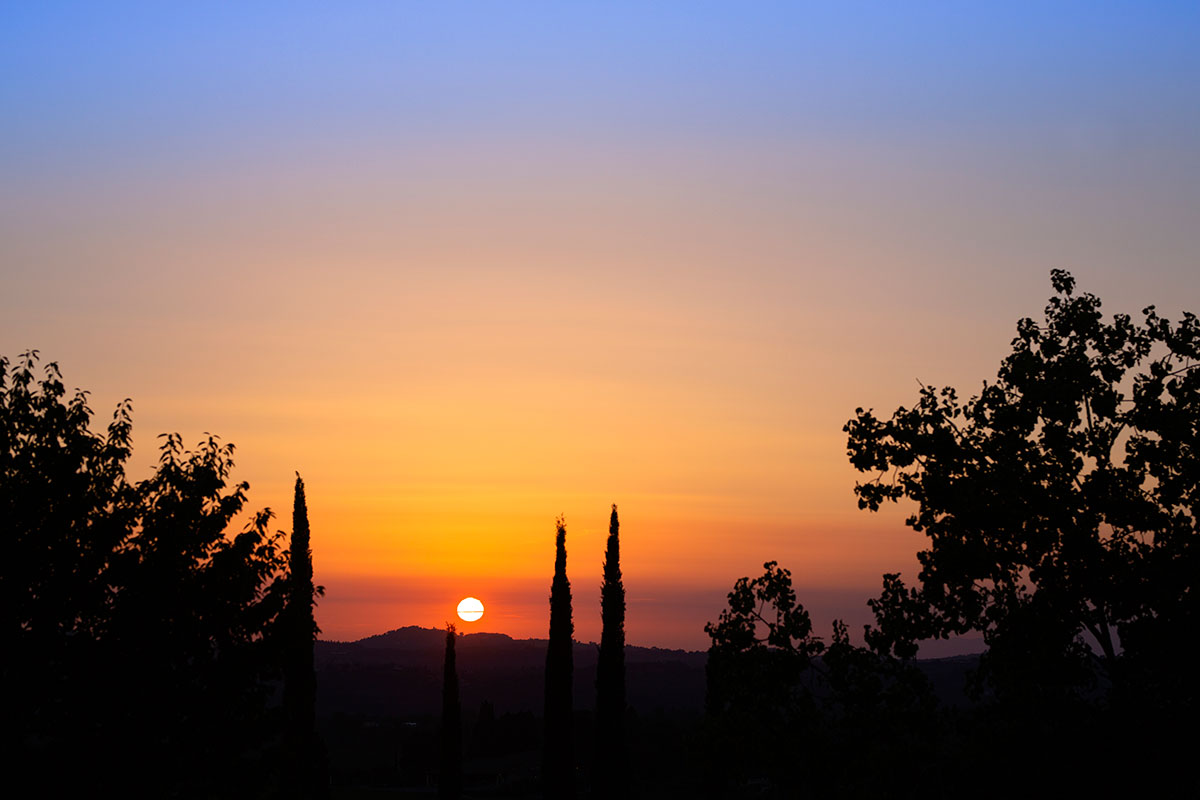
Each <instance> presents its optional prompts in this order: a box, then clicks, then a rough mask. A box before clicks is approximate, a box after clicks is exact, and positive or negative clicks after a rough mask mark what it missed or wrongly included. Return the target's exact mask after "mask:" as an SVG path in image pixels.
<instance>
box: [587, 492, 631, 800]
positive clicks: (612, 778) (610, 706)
mask: <svg viewBox="0 0 1200 800" xmlns="http://www.w3.org/2000/svg"><path fill="white" fill-rule="evenodd" d="M619 531H620V522H619V521H618V520H617V506H616V504H615V503H614V504H613V507H612V516H611V517H610V518H609V522H608V544H607V547H606V549H605V553H604V583H603V584H602V585H601V587H600V617H601V622H602V629H601V633H600V655H599V658H598V661H597V663H596V763H595V769H594V771H593V774H594V776H595V777H594V779H593V784H594V786H595V793H596V796H597V797H624V796H625V795H626V794H628V776H627V770H626V763H625V758H626V755H625V736H624V734H625V724H624V720H625V587H624V586H623V585H622V583H621V544H620V540H619V538H618V533H619Z"/></svg>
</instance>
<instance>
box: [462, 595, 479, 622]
mask: <svg viewBox="0 0 1200 800" xmlns="http://www.w3.org/2000/svg"><path fill="white" fill-rule="evenodd" d="M458 616H459V618H460V619H462V621H463V622H474V621H475V620H477V619H479V618H480V617H482V616H483V603H481V602H479V601H478V600H476V599H475V598H474V597H464V598H463V599H462V602H461V603H459V604H458Z"/></svg>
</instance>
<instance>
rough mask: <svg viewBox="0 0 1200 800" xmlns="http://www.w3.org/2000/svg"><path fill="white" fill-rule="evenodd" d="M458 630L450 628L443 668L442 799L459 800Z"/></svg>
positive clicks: (460, 784)
mask: <svg viewBox="0 0 1200 800" xmlns="http://www.w3.org/2000/svg"><path fill="white" fill-rule="evenodd" d="M454 639H455V628H454V626H453V625H447V626H446V661H445V666H444V667H443V669H442V764H441V776H440V778H439V779H438V797H440V798H443V800H458V798H459V796H461V794H462V707H461V706H460V704H459V700H458V669H457V666H456V664H455V659H454Z"/></svg>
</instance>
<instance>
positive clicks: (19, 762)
mask: <svg viewBox="0 0 1200 800" xmlns="http://www.w3.org/2000/svg"><path fill="white" fill-rule="evenodd" d="M1052 280H1053V286H1054V290H1055V296H1054V297H1053V298H1051V300H1050V304H1049V305H1048V307H1047V308H1046V315H1045V319H1044V321H1042V322H1035V321H1033V320H1031V319H1026V320H1022V321H1021V322H1019V323H1018V326H1017V336H1016V338H1015V339H1014V340H1013V350H1012V353H1011V355H1010V356H1009V357H1008V358H1006V359H1005V360H1004V362H1003V363H1002V364H1001V367H1000V370H999V372H998V374H997V377H996V380H995V382H993V383H985V384H984V385H983V387H982V389H981V391H980V392H979V394H978V395H976V396H973V397H971V398H970V399H969V400H966V401H960V400H959V397H958V394H957V393H956V392H955V391H954V390H953V389H934V388H923V389H922V391H921V392H920V395H919V397H918V399H917V402H916V403H915V405H914V406H913V407H911V408H900V409H898V410H897V411H896V412H895V413H894V414H892V415H891V416H890V417H888V418H882V417H877V416H876V415H875V414H874V413H873V412H872V411H870V410H867V411H864V410H862V409H859V410H858V411H857V412H856V414H855V417H854V418H853V419H852V420H850V422H849V423H847V425H846V428H845V431H846V433H847V434H848V455H849V457H850V460H851V462H852V463H853V465H854V466H855V467H856V468H858V469H859V470H860V471H861V472H863V473H864V474H865V475H866V476H867V478H866V479H865V480H864V482H862V483H860V484H859V485H858V486H857V487H856V492H857V495H858V498H859V505H860V507H862V508H864V509H869V510H877V509H878V508H880V507H881V506H882V504H884V503H888V502H908V503H911V504H912V505H911V507H912V508H913V513H912V515H911V516H910V517H909V519H908V525H909V526H911V527H912V528H913V529H914V530H916V531H919V532H921V533H922V534H924V535H925V536H926V537H927V549H925V550H923V551H922V552H921V553H919V560H920V564H921V570H920V572H919V573H918V574H917V575H916V576H915V579H913V578H910V579H909V580H908V582H906V581H905V579H904V578H903V577H902V576H900V575H898V574H889V575H885V576H883V581H882V590H881V593H880V595H879V596H878V597H877V598H875V599H873V600H871V601H869V605H870V607H871V609H872V610H873V611H874V615H875V622H874V624H872V625H868V626H866V629H865V630H864V631H863V635H862V636H861V639H860V638H859V637H857V636H856V637H855V640H853V641H852V639H851V636H850V634H849V631H847V629H846V627H845V626H844V625H843V624H841V623H840V622H835V623H834V625H833V628H832V630H831V631H830V632H829V635H828V636H822V635H819V634H818V632H816V631H814V630H813V627H812V624H811V621H810V619H809V616H808V614H807V612H806V611H805V610H804V607H803V605H802V603H801V602H800V599H799V598H797V597H796V595H795V593H794V591H793V589H792V584H791V573H790V572H789V571H788V570H786V569H784V568H781V567H780V566H779V565H778V564H777V563H775V562H767V563H766V564H765V565H764V569H765V572H764V574H763V575H761V576H759V577H755V578H753V579H752V578H750V577H746V578H742V579H740V580H738V581H737V582H736V583H735V585H734V589H733V591H732V592H731V593H730V595H729V605H728V607H727V608H726V609H725V610H724V611H722V612H721V613H720V616H719V617H718V618H717V619H716V620H715V621H713V622H711V623H709V625H708V626H706V631H707V632H708V634H709V635H710V637H711V640H712V645H711V648H710V650H709V652H708V653H707V654H706V656H703V657H701V656H697V655H696V654H671V653H666V652H659V653H653V654H652V655H653V657H647V655H646V653H645V652H644V651H641V650H640V649H638V648H630V647H626V646H625V644H624V632H623V626H624V614H625V610H626V609H625V602H624V589H623V585H622V584H621V572H620V567H619V552H620V551H619V538H618V531H619V523H618V520H617V512H616V507H615V506H614V508H613V512H612V521H611V528H610V537H609V542H608V548H607V551H606V556H605V564H604V572H603V588H602V598H603V600H602V619H603V634H602V641H601V643H600V646H599V648H590V649H589V648H587V647H585V648H583V649H582V651H581V648H580V646H579V645H578V644H577V643H573V641H572V631H573V623H572V606H571V590H570V583H569V582H568V580H567V565H566V561H567V551H566V527H565V523H564V522H563V521H562V520H559V522H558V524H557V526H556V531H555V562H554V564H555V567H554V573H553V575H554V577H553V580H552V582H551V595H550V606H551V607H550V620H551V622H550V626H549V630H550V638H549V640H547V641H541V642H532V643H521V642H513V641H512V640H509V639H507V637H492V638H490V639H489V638H483V639H477V638H476V637H456V636H455V634H454V631H453V630H450V631H447V632H436V631H435V632H431V633H432V634H433V636H434V641H433V643H432V646H431V647H430V646H427V645H425V644H416V645H412V646H409V645H404V646H398V645H400V644H401V643H403V642H408V641H409V640H411V641H412V642H420V641H422V640H421V637H422V636H424V635H425V634H424V633H422V632H419V631H418V632H413V631H409V632H407V633H406V632H404V631H395V632H393V633H392V634H387V635H386V636H383V637H377V640H374V641H373V640H364V641H363V642H358V643H353V644H333V643H317V642H316V635H317V629H316V625H315V624H314V621H313V613H312V609H313V603H314V600H315V598H316V597H318V596H319V595H320V593H321V590H320V588H319V587H316V586H314V585H313V581H312V566H311V558H310V554H309V544H308V520H307V506H306V498H305V494H304V485H303V483H302V482H301V481H300V480H299V478H297V483H296V501H295V507H294V510H293V523H292V528H293V530H292V533H291V534H290V536H288V537H285V535H284V534H282V533H273V532H271V531H270V530H269V526H270V519H271V516H270V513H269V512H260V513H259V514H257V515H254V516H253V517H252V518H251V520H250V522H249V523H248V524H247V525H246V526H245V527H244V528H243V529H242V530H241V531H238V532H229V531H228V530H227V529H228V527H229V526H230V524H231V522H232V521H233V520H234V519H235V518H236V517H238V515H239V513H240V512H241V511H242V509H243V507H244V506H245V502H246V491H247V489H248V487H247V486H246V485H245V484H244V483H243V484H233V485H232V486H231V485H230V470H231V468H232V454H233V448H232V446H231V445H222V444H221V443H219V442H218V441H217V440H216V439H215V438H208V439H206V440H205V441H204V442H202V443H201V444H200V445H199V447H197V448H196V449H195V450H191V451H188V450H185V449H184V448H183V447H182V445H181V443H180V440H179V438H178V437H177V436H173V435H172V436H166V437H164V440H163V444H162V447H161V455H160V460H159V466H158V469H157V470H156V471H155V473H154V474H153V475H152V476H151V477H150V478H148V479H146V480H144V481H140V482H131V481H129V480H128V479H127V478H126V475H125V464H126V461H127V459H128V458H129V455H130V425H131V421H130V410H129V404H128V402H126V403H123V404H121V405H120V406H118V408H117V410H116V413H115V414H114V417H113V421H112V422H111V424H110V425H109V426H108V428H107V430H106V431H105V432H104V433H94V432H92V431H91V430H90V421H91V411H90V409H88V407H87V399H86V395H85V394H83V393H76V394H75V395H73V396H71V397H67V395H66V392H65V390H64V386H63V384H62V381H61V379H60V377H59V375H58V371H57V368H56V367H55V366H54V365H53V364H50V365H48V366H47V367H46V368H44V369H42V370H39V369H38V365H37V357H36V354H34V353H30V354H26V355H25V356H24V357H23V358H22V359H20V360H19V361H18V363H17V364H16V365H15V367H13V366H12V365H10V363H9V362H8V361H7V360H0V401H2V402H0V521H2V524H3V528H2V531H0V533H2V536H3V539H2V541H0V543H2V545H3V549H4V554H5V557H4V559H3V560H2V561H0V593H2V596H0V601H2V608H3V611H2V612H0V613H3V614H4V615H5V616H4V623H3V628H2V631H0V636H3V642H0V644H2V645H3V653H4V658H3V659H2V660H0V669H2V670H3V671H2V672H0V680H2V685H3V689H4V692H5V706H4V710H5V715H4V726H5V730H6V734H7V741H6V744H5V747H4V750H3V752H4V756H5V760H6V763H5V764H4V767H5V771H4V774H5V776H6V778H5V780H6V781H8V782H10V783H12V784H13V785H34V786H37V787H39V788H38V789H37V791H36V792H35V793H36V794H37V795H39V796H41V795H44V796H65V795H69V794H73V793H74V794H81V793H84V792H86V793H88V794H103V795H108V794H113V793H116V794H117V796H124V797H264V798H265V797H316V796H325V795H327V794H331V795H333V796H338V797H363V796H372V797H380V796H387V795H388V794H391V795H393V796H399V795H402V794H431V793H433V792H437V793H438V794H440V795H441V796H442V797H460V796H465V797H473V796H475V797H484V796H496V797H499V796H514V797H536V796H544V797H548V798H560V797H605V798H608V797H614V798H615V797H664V796H695V797H700V796H707V797H806V796H830V797H950V796H954V797H959V796H964V795H966V796H976V797H1008V796H1012V795H1022V796H1047V795H1051V794H1065V795H1070V796H1079V795H1083V794H1093V795H1097V796H1120V795H1126V794H1128V795H1138V796H1142V795H1148V794H1166V795H1170V796H1198V795H1200V780H1198V779H1197V773H1196V771H1195V769H1194V767H1193V764H1192V759H1193V758H1194V754H1195V750H1196V745H1197V743H1198V742H1197V739H1198V737H1197V734H1196V732H1195V725H1194V718H1195V713H1196V709H1197V704H1196V689H1195V686H1196V681H1195V677H1194V675H1195V664H1196V659H1195V656H1194V654H1193V652H1192V651H1193V650H1194V648H1193V647H1192V639H1193V638H1194V637H1195V635H1196V632H1197V631H1198V630H1200V614H1198V611H1200V599H1198V598H1197V592H1196V588H1195V578H1196V576H1197V574H1200V531H1198V529H1197V515H1198V514H1200V363H1198V362H1200V322H1198V321H1197V318H1196V317H1195V316H1194V315H1192V314H1184V316H1183V318H1182V320H1181V321H1180V322H1178V323H1172V322H1170V321H1168V320H1166V319H1163V318H1161V317H1159V315H1158V314H1157V312H1156V311H1155V309H1154V308H1153V307H1151V308H1148V309H1145V310H1144V311H1143V312H1142V316H1141V319H1140V321H1136V322H1135V321H1134V320H1133V318H1132V317H1130V316H1128V315H1117V316H1115V317H1113V318H1112V320H1111V321H1105V320H1104V319H1103V317H1102V315H1101V313H1100V302H1099V300H1098V299H1097V298H1095V297H1093V296H1091V295H1088V294H1076V293H1075V284H1074V280H1073V279H1072V277H1071V276H1070V275H1069V274H1067V273H1065V272H1061V271H1055V272H1054V273H1053V274H1052ZM39 372H40V373H41V375H42V377H40V378H39V377H38V374H39ZM285 538H286V541H285ZM635 613H636V610H635ZM958 635H976V636H981V637H982V639H983V642H984V644H985V645H986V651H985V652H984V653H983V654H982V655H981V656H980V657H978V658H976V659H956V660H948V661H940V662H929V661H920V660H918V658H917V657H918V656H919V653H920V649H919V648H920V643H921V642H922V641H927V640H930V639H938V638H947V637H953V636H958ZM856 641H861V642H862V644H856V643H855V642H856ZM597 651H598V652H597ZM415 654H425V655H423V656H420V657H418V656H417V655H415ZM422 658H424V660H421V659H422ZM531 659H532V664H534V666H529V663H530V660H531ZM318 734H320V735H318Z"/></svg>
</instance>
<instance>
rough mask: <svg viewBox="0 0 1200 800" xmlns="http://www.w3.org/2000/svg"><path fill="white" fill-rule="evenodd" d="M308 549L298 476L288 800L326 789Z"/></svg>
mask: <svg viewBox="0 0 1200 800" xmlns="http://www.w3.org/2000/svg"><path fill="white" fill-rule="evenodd" d="M309 545H310V542H309V528H308V504H307V503H306V501H305V498H304V480H303V479H301V477H300V473H299V472H297V473H296V494H295V501H294V503H293V506H292V539H291V543H290V546H289V565H288V566H289V582H290V585H289V587H288V597H287V605H286V607H285V609H284V632H285V633H284V645H283V646H284V684H283V707H284V714H285V716H286V725H287V729H286V734H285V737H286V746H287V751H288V757H289V759H290V761H291V763H290V764H289V765H287V767H285V770H284V776H283V785H284V786H285V787H286V789H287V791H288V794H289V795H290V796H293V797H324V796H326V793H327V792H326V788H327V785H328V780H327V778H326V776H325V770H324V758H323V757H322V753H321V752H320V747H319V746H318V742H317V732H316V703H317V676H316V672H315V670H314V667H313V642H314V640H315V639H316V637H317V633H318V632H319V631H318V630H317V624H316V621H315V620H314V619H313V595H314V594H315V593H317V592H319V590H317V592H315V591H314V587H313V567H312V550H311V548H310V546H309Z"/></svg>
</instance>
